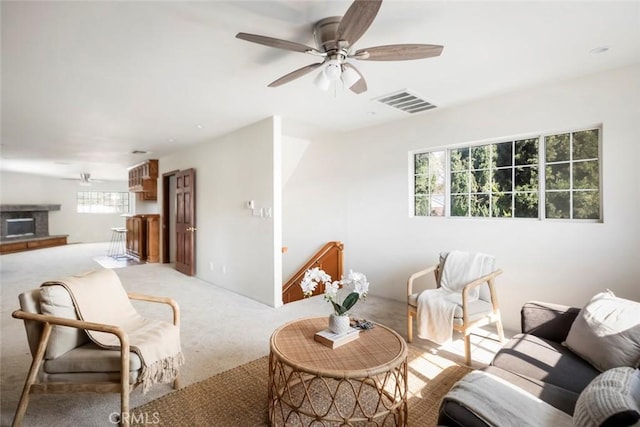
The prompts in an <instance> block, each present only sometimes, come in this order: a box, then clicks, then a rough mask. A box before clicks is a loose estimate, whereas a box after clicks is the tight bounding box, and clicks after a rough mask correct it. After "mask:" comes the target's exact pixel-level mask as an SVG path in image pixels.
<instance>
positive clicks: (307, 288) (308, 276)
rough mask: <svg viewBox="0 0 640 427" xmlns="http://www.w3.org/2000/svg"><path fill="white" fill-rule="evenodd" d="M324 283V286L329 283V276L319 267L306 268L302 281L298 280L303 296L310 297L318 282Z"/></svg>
mask: <svg viewBox="0 0 640 427" xmlns="http://www.w3.org/2000/svg"><path fill="white" fill-rule="evenodd" d="M320 283H324V284H325V286H326V284H327V283H331V276H329V275H328V274H327V273H325V272H324V270H321V269H320V268H319V267H315V268H312V269H311V270H307V272H306V273H304V278H303V279H302V282H300V287H301V288H302V294H303V295H304V296H305V297H310V296H311V294H313V291H315V290H316V288H317V287H318V284H320Z"/></svg>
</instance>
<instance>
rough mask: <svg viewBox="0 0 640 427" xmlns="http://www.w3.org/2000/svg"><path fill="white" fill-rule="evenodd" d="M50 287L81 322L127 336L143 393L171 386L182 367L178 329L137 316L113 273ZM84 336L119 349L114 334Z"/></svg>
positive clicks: (84, 276) (87, 275)
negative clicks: (61, 292) (62, 293)
mask: <svg viewBox="0 0 640 427" xmlns="http://www.w3.org/2000/svg"><path fill="white" fill-rule="evenodd" d="M52 285H61V286H63V287H64V288H66V289H67V291H68V292H69V294H70V295H71V299H72V300H73V303H74V305H75V308H76V313H77V315H78V318H79V319H80V320H84V321H86V322H96V323H103V324H106V325H112V326H118V327H120V328H122V329H123V330H124V331H125V332H126V333H127V335H128V336H129V345H130V347H131V351H133V352H135V353H136V354H138V356H140V359H141V360H142V373H141V377H140V379H141V382H142V390H143V393H146V392H147V391H148V390H149V388H150V387H151V386H152V385H153V384H156V383H170V382H172V381H173V380H174V379H175V378H176V376H177V374H178V366H180V365H182V364H184V356H183V354H182V351H181V348H180V328H179V327H177V326H175V325H173V324H171V323H169V322H164V321H160V320H150V319H145V318H144V317H142V316H140V314H138V312H137V311H136V309H135V308H134V307H133V305H132V304H131V300H130V299H129V297H128V296H127V292H126V291H125V290H124V288H123V287H122V284H121V283H120V279H119V278H118V275H117V274H116V273H115V272H114V271H113V270H110V269H102V270H95V271H90V272H88V273H84V274H81V275H77V276H69V277H65V278H64V279H60V280H56V281H51V282H45V283H43V284H42V286H52ZM86 332H87V334H88V335H89V338H91V340H92V341H93V342H95V343H96V344H98V345H99V346H101V347H104V348H108V349H113V350H115V349H119V348H120V340H118V337H116V336H115V335H113V334H109V333H106V332H97V331H86Z"/></svg>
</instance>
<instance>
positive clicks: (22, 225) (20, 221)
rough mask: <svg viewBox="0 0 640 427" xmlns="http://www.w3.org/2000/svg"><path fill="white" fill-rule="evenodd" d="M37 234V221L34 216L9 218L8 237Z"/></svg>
mask: <svg viewBox="0 0 640 427" xmlns="http://www.w3.org/2000/svg"><path fill="white" fill-rule="evenodd" d="M35 235H36V221H35V220H34V219H33V218H13V219H7V239H9V238H12V237H29V236H35Z"/></svg>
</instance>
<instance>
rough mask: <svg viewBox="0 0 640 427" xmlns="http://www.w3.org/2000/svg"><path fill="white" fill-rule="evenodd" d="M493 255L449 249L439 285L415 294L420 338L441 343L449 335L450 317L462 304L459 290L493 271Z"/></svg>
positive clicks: (474, 297)
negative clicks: (416, 295) (416, 296)
mask: <svg viewBox="0 0 640 427" xmlns="http://www.w3.org/2000/svg"><path fill="white" fill-rule="evenodd" d="M494 263H495V258H494V257H493V256H491V255H487V254H482V253H469V252H462V251H451V252H449V254H448V255H447V258H446V260H445V262H444V267H443V269H442V272H441V276H440V277H441V278H440V287H439V288H438V289H427V290H425V291H422V292H421V293H420V295H418V300H417V319H416V320H417V322H416V323H417V327H418V328H417V329H418V331H417V332H418V336H419V337H420V338H423V339H427V340H430V341H433V342H435V343H437V344H443V343H446V342H448V341H450V340H451V338H452V337H453V316H454V312H455V309H456V307H457V306H458V305H462V289H463V288H464V286H465V285H467V284H469V283H471V282H473V281H474V280H476V279H478V278H480V277H482V276H486V275H487V274H490V273H492V272H493V270H494ZM478 295H479V288H475V289H473V290H472V291H471V292H469V298H468V300H467V301H468V302H472V301H475V300H477V299H478Z"/></svg>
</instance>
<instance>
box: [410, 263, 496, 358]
mask: <svg viewBox="0 0 640 427" xmlns="http://www.w3.org/2000/svg"><path fill="white" fill-rule="evenodd" d="M431 272H433V273H434V276H435V281H436V283H438V278H439V275H440V266H439V265H435V266H432V267H429V268H425V269H424V270H421V271H418V272H416V273H413V274H412V275H411V276H409V279H408V280H407V341H409V342H412V341H413V318H414V317H417V315H418V312H417V307H416V306H413V305H411V303H410V297H411V295H413V282H414V281H415V280H416V279H418V278H420V277H422V276H425V275H427V274H429V273H431ZM500 274H502V270H501V269H497V270H495V271H494V272H492V273H490V274H487V275H486V276H482V277H480V278H478V279H476V280H474V281H473V282H471V283H468V284H467V285H465V286H464V288H463V289H462V324H456V323H455V322H454V324H453V330H455V331H458V332H461V333H462V334H463V336H464V360H465V363H466V364H467V365H471V336H470V334H471V329H473V328H477V327H480V326H485V325H489V324H491V323H495V324H496V329H497V332H498V338H499V339H500V342H504V329H503V327H502V317H501V316H500V306H499V304H498V294H497V293H496V290H495V285H494V279H495V278H496V277H497V276H499V275H500ZM484 283H487V284H488V285H489V295H490V296H491V305H492V308H493V310H492V311H491V312H490V313H488V314H487V315H486V316H482V317H480V318H478V319H475V320H473V321H472V320H470V319H469V310H468V304H469V292H470V291H471V290H472V289H474V288H477V287H479V286H481V285H483V284H484Z"/></svg>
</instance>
